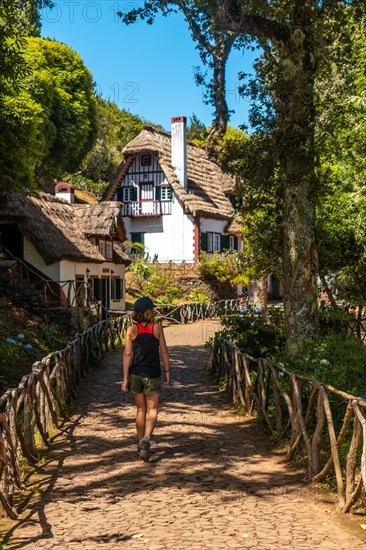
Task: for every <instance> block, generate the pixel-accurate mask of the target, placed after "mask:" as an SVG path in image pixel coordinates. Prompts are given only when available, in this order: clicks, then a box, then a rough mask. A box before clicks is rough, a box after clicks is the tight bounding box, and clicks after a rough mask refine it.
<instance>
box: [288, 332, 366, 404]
mask: <svg viewBox="0 0 366 550" xmlns="http://www.w3.org/2000/svg"><path fill="white" fill-rule="evenodd" d="M365 364H366V346H365V345H364V344H363V343H362V341H361V340H360V339H359V338H356V337H355V336H351V335H349V336H346V335H345V334H344V333H341V334H337V333H330V334H327V335H325V336H319V337H318V338H316V339H314V340H307V341H306V342H305V348H304V353H303V356H302V357H296V358H292V359H291V360H288V359H287V361H286V366H287V368H289V369H290V370H292V371H294V372H297V373H299V374H303V375H305V376H309V377H311V378H314V380H318V381H320V382H324V383H327V384H331V385H332V386H334V387H335V388H337V389H339V390H343V391H346V392H349V393H351V394H353V395H355V396H362V397H363V398H366V383H365Z"/></svg>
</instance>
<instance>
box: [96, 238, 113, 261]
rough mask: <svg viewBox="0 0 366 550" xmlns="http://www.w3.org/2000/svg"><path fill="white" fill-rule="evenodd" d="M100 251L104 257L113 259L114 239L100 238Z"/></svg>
mask: <svg viewBox="0 0 366 550" xmlns="http://www.w3.org/2000/svg"><path fill="white" fill-rule="evenodd" d="M99 252H100V253H101V255H102V256H104V258H108V260H112V258H113V243H112V241H105V240H103V239H100V240H99Z"/></svg>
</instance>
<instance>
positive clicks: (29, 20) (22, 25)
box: [13, 0, 52, 36]
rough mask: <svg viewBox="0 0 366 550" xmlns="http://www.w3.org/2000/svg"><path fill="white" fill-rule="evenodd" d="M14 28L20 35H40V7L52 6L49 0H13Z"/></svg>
mask: <svg viewBox="0 0 366 550" xmlns="http://www.w3.org/2000/svg"><path fill="white" fill-rule="evenodd" d="M13 4H14V10H15V13H16V28H17V31H18V33H19V34H20V35H21V36H40V34H41V17H40V9H42V8H44V7H46V6H48V7H52V2H51V0H14V2H13Z"/></svg>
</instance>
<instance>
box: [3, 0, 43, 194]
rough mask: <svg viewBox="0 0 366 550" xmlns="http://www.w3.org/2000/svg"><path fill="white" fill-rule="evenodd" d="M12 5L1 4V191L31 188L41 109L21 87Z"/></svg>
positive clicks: (22, 65)
mask: <svg viewBox="0 0 366 550" xmlns="http://www.w3.org/2000/svg"><path fill="white" fill-rule="evenodd" d="M23 49H24V39H22V38H20V37H19V35H18V34H17V12H16V9H15V5H14V2H12V1H11V0H4V1H3V2H1V3H0V173H1V180H0V191H5V190H9V189H12V190H18V191H21V190H24V189H29V188H31V187H32V186H33V167H34V164H35V162H36V161H37V160H38V159H39V158H40V154H41V153H40V150H39V147H38V139H39V134H40V130H39V128H40V125H41V114H42V108H41V107H40V105H39V104H38V103H37V102H36V101H34V99H33V98H32V97H31V95H30V94H29V92H28V91H27V90H25V89H24V88H23V87H22V79H23V78H24V77H25V76H26V75H27V74H29V71H30V69H29V67H27V64H26V61H25V58H24V53H23Z"/></svg>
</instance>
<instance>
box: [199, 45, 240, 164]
mask: <svg viewBox="0 0 366 550" xmlns="http://www.w3.org/2000/svg"><path fill="white" fill-rule="evenodd" d="M234 41H235V36H234V35H229V36H225V35H224V36H222V35H219V36H217V37H216V46H215V49H214V53H213V55H212V64H213V79H212V84H211V86H212V89H211V94H210V95H211V100H212V103H213V105H214V107H215V118H214V121H213V124H212V128H211V130H210V133H209V134H208V136H207V138H206V143H205V149H206V152H207V154H208V156H209V157H210V158H211V159H212V160H214V161H217V159H218V156H219V152H220V151H219V146H220V141H221V140H222V138H223V137H224V135H225V132H226V127H227V123H228V120H229V109H228V106H227V102H226V89H225V88H226V62H227V58H228V55H229V53H230V51H231V47H232V45H233V43H234Z"/></svg>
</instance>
